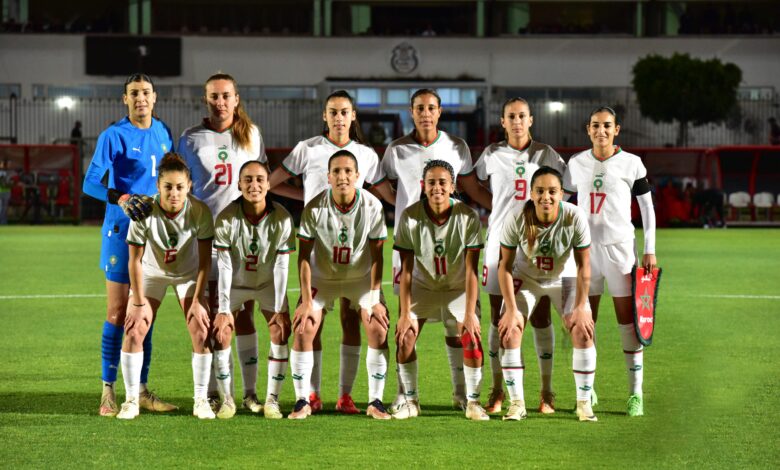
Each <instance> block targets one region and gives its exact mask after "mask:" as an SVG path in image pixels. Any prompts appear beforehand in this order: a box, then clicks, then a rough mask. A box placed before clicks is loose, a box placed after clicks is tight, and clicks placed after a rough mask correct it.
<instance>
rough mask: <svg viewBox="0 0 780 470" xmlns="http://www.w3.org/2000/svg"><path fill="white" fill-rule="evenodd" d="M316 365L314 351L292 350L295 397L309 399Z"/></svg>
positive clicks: (291, 366) (291, 367) (291, 359)
mask: <svg viewBox="0 0 780 470" xmlns="http://www.w3.org/2000/svg"><path fill="white" fill-rule="evenodd" d="M313 365H314V354H313V351H296V350H295V349H293V350H292V351H290V372H292V379H293V388H295V399H296V400H306V401H309V393H310V392H309V391H310V390H311V382H310V380H311V375H312V367H313Z"/></svg>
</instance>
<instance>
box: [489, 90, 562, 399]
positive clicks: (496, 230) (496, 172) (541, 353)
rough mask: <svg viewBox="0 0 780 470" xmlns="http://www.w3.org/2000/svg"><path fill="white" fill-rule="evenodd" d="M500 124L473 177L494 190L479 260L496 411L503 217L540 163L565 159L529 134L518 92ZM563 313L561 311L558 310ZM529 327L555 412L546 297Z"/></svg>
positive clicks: (519, 203)
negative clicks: (500, 137)
mask: <svg viewBox="0 0 780 470" xmlns="http://www.w3.org/2000/svg"><path fill="white" fill-rule="evenodd" d="M501 109H502V111H501V127H503V128H504V132H505V135H506V140H503V141H501V142H498V143H495V144H492V145H490V146H489V147H488V148H486V149H485V151H484V152H482V155H481V156H480V157H479V160H477V163H476V165H475V167H476V170H477V177H478V178H479V179H480V180H482V181H486V180H488V179H489V180H490V189H491V190H492V193H493V200H492V206H493V210H492V211H491V213H490V218H489V219H488V235H487V247H486V248H485V258H484V264H483V266H482V286H483V287H484V288H485V290H486V291H487V293H488V294H489V295H490V332H489V334H488V348H489V349H488V355H489V356H490V366H491V370H492V372H493V389H492V390H491V392H490V397H489V398H488V404H487V407H486V410H487V412H488V413H497V412H499V411H501V403H502V402H503V400H504V385H503V376H502V373H501V360H500V358H499V357H498V354H499V346H500V341H499V337H498V321H499V318H500V316H501V302H502V297H501V289H500V288H499V286H498V258H499V251H500V250H499V248H500V238H501V229H502V227H503V224H504V221H505V220H508V218H509V217H510V216H511V215H512V214H514V213H516V212H519V211H520V210H522V207H523V205H524V204H525V202H526V201H527V200H528V198H529V194H530V189H531V185H530V178H531V176H532V175H533V174H534V171H536V169H538V168H539V166H549V167H553V168H555V169H556V170H558V171H559V172H560V173H563V172H564V171H565V170H566V164H565V163H564V161H563V159H562V158H561V156H560V155H558V153H557V152H556V151H555V150H553V149H552V147H550V146H549V145H547V144H543V143H541V142H537V141H534V140H532V139H531V132H530V131H531V126H532V125H533V123H534V118H533V116H532V115H531V108H530V107H529V105H528V102H527V101H526V100H524V99H523V98H510V99H509V100H507V101H506V102H505V103H504V106H503V107H502V108H501ZM571 264H572V263H567V269H566V270H565V272H564V276H566V275H567V274H569V275H573V272H571V273H569V271H573V266H571ZM559 313H562V312H559ZM531 325H533V327H534V329H533V332H534V344H535V346H536V355H537V358H538V361H539V371H540V375H541V385H542V390H541V400H540V404H539V411H540V412H542V413H545V414H549V413H554V412H555V401H554V400H555V395H554V393H553V390H552V369H553V350H554V347H553V346H554V344H555V334H554V330H553V327H552V322H551V321H550V299H549V298H548V297H542V298H540V299H538V301H537V306H536V310H535V311H534V314H533V316H531Z"/></svg>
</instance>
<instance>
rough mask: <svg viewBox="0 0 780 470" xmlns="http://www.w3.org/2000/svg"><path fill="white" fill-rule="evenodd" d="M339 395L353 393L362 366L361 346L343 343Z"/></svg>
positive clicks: (340, 354) (340, 355)
mask: <svg viewBox="0 0 780 470" xmlns="http://www.w3.org/2000/svg"><path fill="white" fill-rule="evenodd" d="M339 359H340V360H339V397H341V396H342V395H344V394H345V393H346V394H351V393H352V386H353V385H355V377H357V372H358V367H359V366H360V346H350V345H348V344H342V345H341V350H340V352H339Z"/></svg>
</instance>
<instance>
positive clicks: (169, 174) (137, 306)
mask: <svg viewBox="0 0 780 470" xmlns="http://www.w3.org/2000/svg"><path fill="white" fill-rule="evenodd" d="M157 171H158V173H159V180H158V181H157V188H158V189H159V191H160V192H159V194H158V195H156V196H155V198H154V203H153V208H152V213H151V214H150V215H149V217H147V218H146V219H144V220H142V221H140V222H137V221H133V222H131V223H130V228H129V230H128V233H127V243H128V245H130V250H129V251H130V261H129V270H130V285H131V289H132V294H131V296H130V300H129V303H128V306H127V320H126V322H125V329H126V330H127V335H126V336H125V341H124V344H123V345H122V375H123V377H124V380H125V391H126V393H127V399H126V400H125V402H124V403H123V404H122V409H121V410H120V411H119V414H118V415H117V418H119V419H133V418H135V417H136V416H138V412H139V385H140V378H141V368H142V365H143V355H144V351H143V339H144V337H145V336H146V333H147V330H148V328H149V327H150V326H151V324H152V322H153V321H154V318H155V316H156V315H157V309H158V308H159V307H160V304H161V303H162V300H163V298H164V297H165V291H166V290H167V289H168V286H172V287H173V288H174V290H175V292H176V297H177V298H178V299H179V305H181V308H182V311H183V312H184V317H185V320H186V322H187V329H188V330H189V332H190V339H191V340H192V378H193V381H194V384H195V395H194V397H195V406H194V408H193V411H192V414H193V415H194V416H197V417H198V418H200V419H214V412H213V411H212V410H211V407H210V406H209V403H208V399H207V397H206V388H207V387H208V383H209V375H210V373H211V344H210V341H209V334H210V329H211V328H210V327H211V324H210V323H211V322H210V321H209V315H208V310H207V308H206V307H207V304H206V298H205V291H206V282H207V279H208V273H209V265H210V264H211V240H212V238H213V236H214V224H213V222H212V219H211V212H209V208H208V206H206V204H204V203H203V202H201V201H199V200H197V199H196V198H194V197H190V196H189V195H188V193H189V190H190V186H191V181H190V171H189V168H187V165H186V164H185V163H184V160H183V159H182V158H181V156H180V155H178V154H176V153H167V154H165V156H164V157H163V159H162V161H161V162H160V166H159V167H158V169H157ZM233 413H235V405H234V406H233ZM220 414H221V416H220V417H226V416H225V415H224V411H223V410H220Z"/></svg>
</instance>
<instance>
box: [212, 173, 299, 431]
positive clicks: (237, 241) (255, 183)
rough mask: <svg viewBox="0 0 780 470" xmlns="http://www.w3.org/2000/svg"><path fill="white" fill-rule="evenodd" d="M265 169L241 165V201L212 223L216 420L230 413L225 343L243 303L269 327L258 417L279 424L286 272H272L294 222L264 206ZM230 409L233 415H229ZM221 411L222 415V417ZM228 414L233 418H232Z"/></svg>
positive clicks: (291, 242) (287, 249) (288, 245)
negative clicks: (252, 305)
mask: <svg viewBox="0 0 780 470" xmlns="http://www.w3.org/2000/svg"><path fill="white" fill-rule="evenodd" d="M268 175H269V171H268V167H266V166H265V164H263V163H260V162H259V161H256V160H252V161H248V162H246V163H244V164H243V165H242V166H241V169H240V170H239V172H238V173H237V177H238V187H239V189H240V190H241V197H240V198H238V199H237V200H236V201H234V202H232V203H230V204H228V206H227V207H226V208H225V209H224V210H223V211H222V212H221V213H220V214H219V216H218V217H217V221H216V224H215V226H214V246H215V247H216V249H217V250H218V260H219V261H218V263H219V310H218V312H219V313H218V314H217V315H216V318H215V319H214V331H215V334H214V336H215V338H216V340H217V348H216V351H215V352H214V355H215V356H216V362H217V369H218V377H219V378H222V377H225V378H224V379H222V380H219V386H220V394H221V395H222V396H223V397H226V399H224V400H223V405H222V407H221V408H220V410H219V413H218V414H217V416H219V417H223V416H222V415H223V414H224V417H229V416H232V413H235V405H233V402H232V399H231V398H230V394H231V393H232V387H231V385H230V364H229V359H228V358H229V357H230V341H231V338H232V335H233V315H234V314H238V311H239V309H240V307H241V306H242V305H244V304H245V302H247V301H257V302H258V303H259V305H260V311H261V312H262V313H263V316H264V317H265V319H266V322H267V323H268V330H269V332H270V337H271V351H270V353H269V356H268V385H267V393H266V399H265V406H264V407H263V413H264V414H265V417H266V418H271V419H281V418H282V412H281V410H280V409H279V393H280V392H281V389H282V384H283V381H284V377H285V374H286V373H287V357H288V349H287V339H288V338H289V337H290V313H289V309H288V307H287V294H286V291H287V271H286V270H284V272H282V273H279V272H277V271H278V270H277V269H276V268H277V265H278V263H277V258H278V257H279V256H287V255H288V254H289V253H291V252H292V251H294V250H295V238H294V230H293V220H292V217H291V216H290V213H289V212H287V210H285V208H284V207H283V206H282V205H280V204H277V203H275V202H272V203H268V202H266V198H265V197H266V194H267V193H268V190H269V187H270V185H269V183H268ZM231 405H232V410H231ZM223 410H224V412H223ZM231 411H232V413H231Z"/></svg>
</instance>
